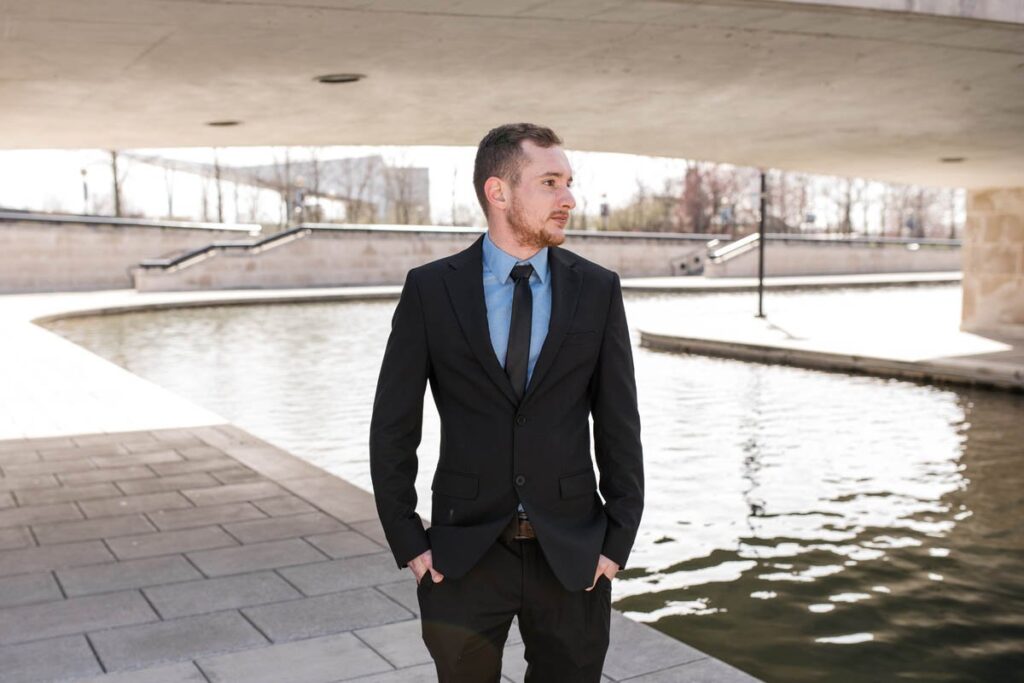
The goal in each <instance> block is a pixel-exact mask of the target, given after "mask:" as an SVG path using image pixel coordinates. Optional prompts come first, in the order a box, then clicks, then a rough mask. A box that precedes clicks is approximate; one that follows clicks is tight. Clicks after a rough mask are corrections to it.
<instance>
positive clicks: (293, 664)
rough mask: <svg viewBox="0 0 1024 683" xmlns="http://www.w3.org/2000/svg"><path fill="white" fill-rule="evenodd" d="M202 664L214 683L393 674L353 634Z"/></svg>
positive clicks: (326, 682)
mask: <svg viewBox="0 0 1024 683" xmlns="http://www.w3.org/2000/svg"><path fill="white" fill-rule="evenodd" d="M198 664H199V666H200V667H201V668H202V670H203V671H204V672H205V673H206V675H207V677H208V678H209V679H210V681H211V683H280V682H281V681H288V683H333V682H335V681H340V680H344V679H348V678H353V677H355V676H361V675H366V674H370V673H375V672H380V671H391V670H392V667H391V665H390V664H388V663H387V662H386V661H385V660H383V659H381V657H380V656H379V655H378V654H377V653H375V652H374V651H373V650H371V649H370V648H369V647H367V646H366V644H364V643H362V642H361V641H360V640H359V639H358V638H356V637H355V636H353V635H352V634H351V633H339V634H333V635H329V636H325V637H321V638H310V639H309V640H302V641H299V642H295V643H284V644H281V645H271V646H269V647H264V648H259V649H257V650H247V651H245V652H235V653H233V654H229V655H221V656H219V657H210V658H203V659H200V660H199V661H198Z"/></svg>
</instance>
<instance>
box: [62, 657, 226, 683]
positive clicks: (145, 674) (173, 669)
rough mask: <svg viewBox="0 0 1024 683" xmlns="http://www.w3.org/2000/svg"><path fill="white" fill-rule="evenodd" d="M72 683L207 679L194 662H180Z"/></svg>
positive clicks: (200, 681)
mask: <svg viewBox="0 0 1024 683" xmlns="http://www.w3.org/2000/svg"><path fill="white" fill-rule="evenodd" d="M74 683H207V681H206V678H205V677H204V676H203V674H202V672H200V671H199V669H198V668H197V667H196V665H195V664H194V663H192V662H182V663H180V664H166V665H163V666H153V667H149V668H148V669H136V670H135V671H124V672H122V673H112V674H104V675H102V676H95V677H90V678H82V679H78V678H76V679H75V681H74Z"/></svg>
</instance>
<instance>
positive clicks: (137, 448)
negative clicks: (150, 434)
mask: <svg viewBox="0 0 1024 683" xmlns="http://www.w3.org/2000/svg"><path fill="white" fill-rule="evenodd" d="M202 445H203V441H202V439H200V438H198V437H196V436H192V435H191V434H187V435H183V436H178V437H174V438H166V439H161V438H160V437H157V440H156V441H153V442H151V443H132V444H128V450H129V451H131V452H132V453H148V452H151V451H159V450H164V449H172V450H175V451H177V450H178V449H180V448H189V447H193V446H202Z"/></svg>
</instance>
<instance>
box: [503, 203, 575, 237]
mask: <svg viewBox="0 0 1024 683" xmlns="http://www.w3.org/2000/svg"><path fill="white" fill-rule="evenodd" d="M505 218H506V219H507V220H508V225H509V227H510V228H512V234H513V235H514V236H515V238H516V241H517V242H519V243H520V244H522V245H523V246H524V247H536V248H537V249H543V248H544V247H557V246H558V245H559V244H561V243H562V242H564V241H565V233H561V234H559V233H553V232H549V231H548V229H547V228H546V227H545V226H544V225H541V226H540V227H539V228H538V229H536V230H532V229H530V225H529V222H528V220H527V218H526V214H524V213H523V207H522V205H520V204H519V202H518V201H517V200H516V197H515V195H513V196H512V205H511V206H510V207H509V210H508V213H507V214H505Z"/></svg>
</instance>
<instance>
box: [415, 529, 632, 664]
mask: <svg viewBox="0 0 1024 683" xmlns="http://www.w3.org/2000/svg"><path fill="white" fill-rule="evenodd" d="M512 533H513V529H512V527H509V528H508V529H506V531H505V532H504V533H503V534H502V536H501V537H500V538H499V539H498V540H497V541H495V543H494V544H493V545H492V546H491V547H490V549H488V551H487V552H486V553H485V554H484V557H483V558H482V559H481V560H480V562H478V563H477V565H476V566H475V567H473V568H472V569H471V570H470V571H469V572H468V573H467V574H466V575H465V576H463V577H462V578H459V579H451V578H448V577H447V576H446V577H445V579H444V581H441V582H440V583H434V582H433V580H432V579H431V576H430V573H429V572H428V573H427V574H425V575H424V576H423V579H422V580H421V581H420V583H419V585H418V586H417V588H416V596H417V598H418V599H419V604H420V614H421V619H422V627H423V642H424V643H425V644H426V646H427V650H429V651H430V655H431V657H432V658H433V659H434V664H435V666H436V667H437V678H438V681H439V683H492V682H495V683H496V682H497V681H499V680H500V678H501V655H502V649H503V647H504V645H505V640H506V639H507V638H508V631H509V628H510V627H511V626H512V617H513V616H516V615H518V617H519V630H520V633H521V634H522V636H523V644H524V645H525V646H526V653H525V657H526V662H527V668H526V675H525V681H526V683H599V681H600V680H601V669H602V667H603V665H604V659H605V654H606V653H607V651H608V633H609V627H610V625H611V595H612V584H611V580H610V579H608V578H607V577H605V576H603V575H602V576H601V577H600V578H598V580H597V585H596V586H595V587H594V589H593V590H591V591H589V592H588V591H585V590H579V591H568V590H566V589H565V587H563V586H562V584H561V583H560V582H559V581H558V579H557V578H556V577H555V575H554V573H553V572H552V571H551V567H550V566H549V565H548V563H547V560H546V559H545V558H544V553H543V552H542V551H541V548H540V544H539V542H538V541H537V540H536V539H528V540H513V539H512Z"/></svg>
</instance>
